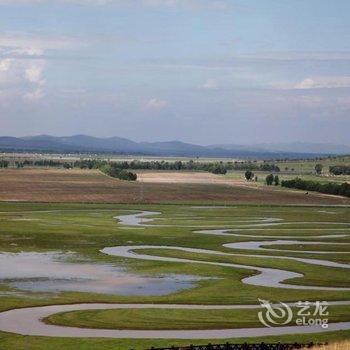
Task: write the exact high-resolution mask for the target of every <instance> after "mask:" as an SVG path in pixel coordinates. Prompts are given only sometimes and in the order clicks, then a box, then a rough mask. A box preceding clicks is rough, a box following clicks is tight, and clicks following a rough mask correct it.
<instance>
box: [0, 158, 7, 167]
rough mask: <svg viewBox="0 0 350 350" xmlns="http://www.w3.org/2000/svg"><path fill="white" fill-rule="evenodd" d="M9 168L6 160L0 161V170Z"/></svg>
mask: <svg viewBox="0 0 350 350" xmlns="http://www.w3.org/2000/svg"><path fill="white" fill-rule="evenodd" d="M8 166H9V162H8V161H7V160H0V168H7V167H8Z"/></svg>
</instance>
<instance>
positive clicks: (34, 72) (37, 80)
mask: <svg viewBox="0 0 350 350" xmlns="http://www.w3.org/2000/svg"><path fill="white" fill-rule="evenodd" d="M44 65H45V64H37V63H36V64H35V65H32V66H30V67H29V68H26V69H25V71H24V76H25V78H26V79H27V80H28V81H29V82H30V83H34V84H38V85H44V84H45V80H44V79H43V69H44Z"/></svg>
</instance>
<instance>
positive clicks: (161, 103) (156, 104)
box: [146, 98, 168, 109]
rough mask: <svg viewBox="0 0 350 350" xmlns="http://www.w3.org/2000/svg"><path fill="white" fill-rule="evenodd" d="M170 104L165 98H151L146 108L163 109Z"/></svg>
mask: <svg viewBox="0 0 350 350" xmlns="http://www.w3.org/2000/svg"><path fill="white" fill-rule="evenodd" d="M167 106H168V102H167V101H165V100H160V99H158V98H151V99H150V100H148V101H147V103H146V108H149V109H163V108H165V107H167Z"/></svg>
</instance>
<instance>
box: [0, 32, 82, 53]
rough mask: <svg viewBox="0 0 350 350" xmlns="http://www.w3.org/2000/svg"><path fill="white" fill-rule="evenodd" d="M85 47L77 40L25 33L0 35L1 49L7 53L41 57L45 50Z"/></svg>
mask: <svg viewBox="0 0 350 350" xmlns="http://www.w3.org/2000/svg"><path fill="white" fill-rule="evenodd" d="M83 45H85V43H84V42H82V41H81V40H79V39H77V38H73V37H66V36H53V35H46V34H41V35H38V34H32V33H23V32H8V33H0V49H1V50H2V51H6V53H13V54H22V55H28V56H40V55H42V54H43V52H44V51H45V50H69V49H75V48H78V47H80V46H83Z"/></svg>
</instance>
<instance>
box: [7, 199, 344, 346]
mask: <svg viewBox="0 0 350 350" xmlns="http://www.w3.org/2000/svg"><path fill="white" fill-rule="evenodd" d="M140 210H148V211H156V212H159V214H155V215H153V216H152V217H153V218H154V221H153V222H152V223H151V225H149V226H144V227H139V226H126V225H121V224H120V223H118V222H117V220H116V219H115V217H116V216H118V215H126V214H132V213H137V212H139V211H140ZM349 213H350V209H349V208H345V207H316V206H315V207H312V206H308V207H302V206H294V207H293V206H267V205H266V206H254V205H247V206H243V205H236V206H228V207H223V208H215V209H208V208H205V207H203V208H200V207H193V206H189V205H112V204H39V203H37V204H33V203H1V204H0V252H1V253H4V254H5V253H6V254H12V255H13V256H16V255H18V254H23V252H26V253H33V252H36V253H65V254H68V255H67V257H66V259H68V260H67V261H68V262H69V263H70V264H84V263H89V264H96V265H104V266H109V268H115V269H122V271H124V272H126V273H129V274H132V275H135V276H142V277H160V276H173V275H177V276H183V275H189V276H195V277H196V278H197V279H198V280H196V281H195V282H193V283H192V285H191V286H190V287H187V288H183V289H181V290H177V291H174V292H170V293H168V294H165V295H141V294H138V295H131V294H117V293H116V294H113V293H97V292H92V291H89V290H86V291H77V290H75V291H69V290H64V291H60V290H55V291H45V290H35V289H30V288H21V287H20V286H18V285H17V286H16V285H15V284H14V283H13V282H16V280H17V279H21V281H22V282H23V280H24V279H25V277H23V278H18V277H13V278H12V279H9V278H7V279H2V280H0V311H5V310H10V309H14V308H24V307H30V306H43V305H53V304H72V303H100V302H101V303H155V304H157V303H160V304H194V305H195V304H203V305H211V304H213V305H226V304H232V305H234V304H253V305H255V304H258V303H259V302H258V299H259V298H260V299H265V300H270V301H274V302H278V301H283V302H297V301H299V300H307V301H316V300H327V301H338V300H342V301H345V300H350V292H349V291H348V290H343V291H342V290H339V291H337V290H322V287H337V288H344V287H345V288H350V274H349V269H347V268H340V267H337V268H335V267H327V266H319V265H316V264H310V263H306V262H300V261H295V260H292V259H286V258H284V257H295V258H310V259H322V260H327V261H332V262H338V263H349V262H350V254H349V251H350V244H349V247H347V245H346V243H350V215H349ZM271 218H274V219H281V221H279V222H280V223H283V224H278V223H279V222H278V221H276V223H277V224H275V225H261V224H262V223H264V221H263V220H266V219H271ZM265 223H266V222H265ZM145 224H147V223H146V222H145ZM208 229H227V230H232V233H234V234H237V235H232V236H228V235H226V236H220V235H208V234H203V233H200V232H198V231H199V230H208ZM249 235H253V236H256V237H249ZM320 235H337V236H335V237H322V238H320V237H318V236H320ZM270 236H276V237H277V238H276V239H283V238H284V239H286V240H298V242H299V243H298V244H292V245H281V244H275V245H272V246H271V245H269V246H266V248H268V249H269V250H263V249H259V250H241V249H232V248H228V247H223V244H227V243H235V242H245V241H247V242H248V241H264V240H266V241H271V240H273V239H274V238H271V237H270ZM289 236H293V237H297V238H288V237H289ZM319 241H322V242H323V243H326V244H322V245H318V244H317V243H315V244H312V245H309V244H302V242H319ZM300 242H301V243H300ZM335 243H342V245H339V244H338V245H337V244H335ZM344 243H345V244H344ZM123 245H133V246H135V245H136V246H137V245H151V246H171V247H187V248H201V249H207V250H212V251H220V252H224V253H228V254H227V255H215V254H210V253H190V252H184V251H180V250H173V249H172V250H170V249H166V247H164V248H162V249H152V248H147V249H139V250H137V252H138V253H139V254H141V253H146V254H148V255H154V256H162V257H176V258H184V259H191V260H196V261H198V262H214V263H215V262H219V263H234V264H242V265H248V266H251V268H232V267H228V266H216V265H208V264H200V263H198V264H196V263H184V262H167V261H151V260H140V259H129V258H123V257H117V256H110V255H106V254H103V253H101V252H100V250H101V249H103V248H104V247H113V246H123ZM277 249H279V250H277ZM283 250H285V251H283ZM287 250H293V252H291V251H287ZM304 250H307V251H310V252H308V253H306V252H304ZM319 251H327V254H320V253H319ZM230 253H235V254H237V255H229V254H230ZM248 254H251V255H255V256H245V255H248ZM274 257H279V258H278V259H276V258H274ZM255 266H258V267H265V268H277V269H283V270H288V271H293V272H297V273H300V274H302V275H303V276H302V277H297V278H292V279H290V280H288V281H285V282H286V283H288V284H293V285H295V286H298V285H300V286H318V287H319V288H320V290H306V289H305V290H303V289H297V288H296V289H287V288H270V287H263V286H256V285H251V284H246V283H243V282H242V279H244V278H247V277H249V276H251V275H255V274H257V273H258V272H257V271H256V269H255V268H254V267H255ZM18 269H19V270H20V269H21V266H18ZM0 271H1V270H0ZM26 278H27V277H26ZM257 310H258V309H246V310H244V309H243V310H219V309H216V310H215V309H214V310H185V309H176V310H175V309H173V310H169V309H157V310H155V309H115V310H85V311H73V312H66V313H61V314H55V315H51V316H49V317H48V318H47V319H45V322H47V323H53V324H59V325H65V326H78V327H84V328H106V329H220V328H222V329H223V328H242V327H259V320H258V319H257ZM329 313H330V315H329V321H330V322H337V321H350V306H331V307H330V308H329ZM343 339H350V331H337V332H320V333H318V334H311V335H293V336H291V335H288V336H273V337H260V338H249V341H262V340H264V341H292V342H295V341H300V342H303V341H319V342H321V341H331V340H343ZM245 340H246V339H231V341H235V342H239V341H245ZM225 341H230V339H222V340H220V341H219V342H225ZM208 342H209V341H208V340H196V341H188V340H171V339H169V340H151V339H148V340H147V339H135V340H133V339H124V340H123V339H120V340H119V339H103V338H82V339H80V338H64V337H59V338H54V337H39V336H22V335H18V334H10V333H5V332H0V344H1V345H0V349H6V350H7V349H33V350H37V349H48V350H55V349H68V350H73V349H76V348H77V344H79V349H84V350H88V349H97V348H98V349H101V350H104V349H131V348H132V349H145V348H147V347H151V346H155V347H157V346H169V345H177V344H189V343H194V344H195V343H196V344H205V343H208ZM211 342H212V343H215V342H218V340H211Z"/></svg>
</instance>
